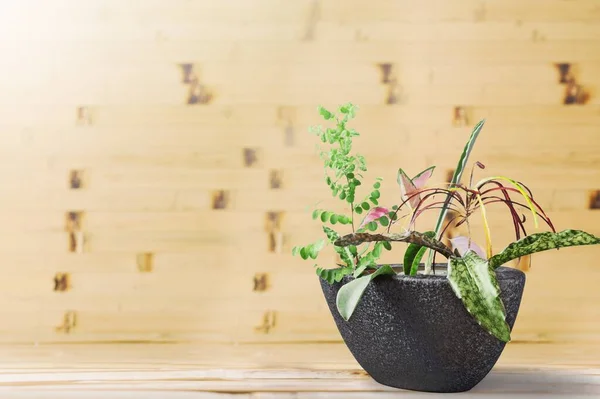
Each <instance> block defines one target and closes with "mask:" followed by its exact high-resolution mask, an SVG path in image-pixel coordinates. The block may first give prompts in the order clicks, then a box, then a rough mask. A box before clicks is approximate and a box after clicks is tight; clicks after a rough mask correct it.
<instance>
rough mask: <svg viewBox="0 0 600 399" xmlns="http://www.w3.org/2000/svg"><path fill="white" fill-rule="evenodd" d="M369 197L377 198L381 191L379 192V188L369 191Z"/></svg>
mask: <svg viewBox="0 0 600 399" xmlns="http://www.w3.org/2000/svg"><path fill="white" fill-rule="evenodd" d="M371 197H372V198H375V199H377V198H379V197H381V193H380V192H379V190H375V191H373V192H372V193H371Z"/></svg>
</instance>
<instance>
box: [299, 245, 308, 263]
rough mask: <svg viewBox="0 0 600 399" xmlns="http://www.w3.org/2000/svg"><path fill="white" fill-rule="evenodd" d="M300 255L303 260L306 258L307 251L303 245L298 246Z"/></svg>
mask: <svg viewBox="0 0 600 399" xmlns="http://www.w3.org/2000/svg"><path fill="white" fill-rule="evenodd" d="M300 257H301V258H302V259H304V260H306V259H308V251H307V250H306V248H305V247H302V248H300Z"/></svg>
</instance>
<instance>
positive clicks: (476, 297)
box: [292, 103, 600, 343]
mask: <svg viewBox="0 0 600 399" xmlns="http://www.w3.org/2000/svg"><path fill="white" fill-rule="evenodd" d="M356 111H357V107H356V106H355V105H353V104H351V103H348V104H345V105H343V106H341V107H339V109H338V110H337V111H336V112H335V113H334V112H331V111H329V110H327V109H325V108H323V107H319V113H320V115H321V116H322V117H323V119H324V120H325V121H327V122H329V123H333V124H334V126H333V127H327V128H324V127H322V126H315V127H313V128H311V131H312V132H313V133H314V134H315V135H316V136H317V137H318V138H319V140H320V143H321V144H322V145H323V147H321V148H320V156H321V159H322V161H323V166H324V170H325V177H324V180H325V183H326V184H327V185H328V186H329V188H330V189H331V194H332V196H333V197H336V198H338V199H339V200H340V201H343V203H344V207H345V208H346V209H347V212H345V213H337V212H332V211H328V210H325V209H315V210H314V211H313V212H312V218H313V219H314V220H318V221H320V222H322V224H323V225H322V229H323V233H324V237H323V238H321V239H319V240H317V241H315V242H313V243H310V244H308V245H304V246H296V247H294V248H293V249H292V253H293V254H294V255H297V256H300V257H302V259H305V260H310V261H313V260H316V259H317V258H318V256H319V253H320V251H322V250H323V249H324V248H325V247H326V246H333V249H334V250H335V252H336V253H337V254H338V255H339V259H340V263H339V264H338V265H337V266H338V267H336V268H322V267H319V266H318V265H316V264H315V268H316V273H317V275H318V276H319V277H320V278H321V279H323V280H325V281H327V283H328V284H337V283H340V282H341V281H343V280H344V281H346V283H345V284H344V285H343V286H342V287H341V288H340V289H339V291H337V297H336V307H337V311H338V312H339V314H340V315H341V316H342V318H343V319H344V320H345V321H348V320H351V318H352V315H353V312H354V311H355V309H356V307H357V305H358V304H359V302H360V301H361V298H362V296H363V294H364V292H365V290H366V289H367V287H368V286H369V284H372V283H373V281H374V280H375V279H377V278H378V277H379V276H384V275H391V276H396V275H403V276H415V277H416V276H421V277H423V276H424V277H425V278H427V276H430V275H435V268H434V265H435V264H436V262H435V260H436V257H437V256H442V257H444V258H446V260H447V271H446V273H445V276H446V279H447V280H448V282H449V284H450V286H451V288H452V291H453V292H454V294H455V295H456V297H458V298H459V299H460V301H461V303H462V304H463V306H464V307H465V308H466V310H467V311H468V313H469V314H470V315H471V317H473V318H474V320H475V321H476V322H477V323H478V324H479V326H480V327H481V328H482V329H484V330H485V331H487V332H488V333H489V334H491V335H492V336H493V337H495V338H496V339H497V340H499V341H501V342H503V343H505V342H508V341H510V327H509V325H508V324H507V321H506V312H505V306H504V304H503V301H502V298H501V295H500V294H501V292H500V287H499V284H498V281H497V277H496V270H497V269H498V268H499V267H500V266H502V265H504V264H506V263H507V262H509V261H511V260H513V259H518V258H520V257H523V256H526V255H530V254H533V253H536V252H540V251H546V250H550V249H558V248H562V247H570V246H579V245H592V244H600V238H598V237H596V236H594V235H592V234H589V233H586V232H584V231H580V230H562V231H559V232H557V231H556V230H555V228H554V225H553V224H552V222H551V220H550V218H549V217H548V215H547V214H546V213H545V212H544V210H543V209H542V207H541V206H540V205H539V204H538V203H537V202H536V200H535V199H534V195H533V193H532V192H531V190H529V189H528V188H527V186H525V185H524V184H523V183H521V182H519V181H516V180H513V179H511V178H508V177H504V176H492V177H487V178H483V179H481V180H479V181H476V182H473V175H474V171H475V170H476V169H484V168H485V167H484V165H483V164H481V163H480V162H475V163H474V164H472V165H471V164H469V155H470V153H471V151H472V149H473V146H474V145H475V142H476V140H477V137H478V136H479V134H480V132H481V130H482V128H483V125H484V123H485V120H482V121H481V122H479V123H478V124H477V125H476V126H475V127H474V129H473V131H472V133H471V135H470V137H469V139H468V141H467V143H466V145H465V147H464V150H463V152H462V154H461V155H460V158H459V160H458V164H457V166H456V168H455V170H454V174H453V176H452V180H451V181H450V182H449V183H447V184H444V185H442V186H435V187H429V186H427V182H428V181H429V179H430V178H431V176H432V175H433V173H434V171H435V166H431V167H429V168H427V169H425V170H423V171H421V172H419V173H416V174H414V171H413V174H409V173H408V171H407V170H405V169H399V170H398V174H397V183H398V185H399V196H398V201H397V204H394V205H392V206H388V205H386V206H384V204H380V196H381V194H380V190H381V185H382V179H381V178H377V179H376V180H375V181H374V182H372V184H371V185H370V186H369V188H368V189H366V190H365V189H364V187H365V186H367V184H366V182H364V180H363V173H364V172H366V171H367V163H366V160H365V158H364V157H363V156H361V155H359V154H356V153H354V152H353V148H352V145H353V138H355V137H357V136H359V133H358V132H357V131H356V130H354V129H352V128H351V127H350V126H349V122H350V120H351V119H352V118H354V117H355V114H356ZM469 167H470V168H471V171H470V176H469V179H468V183H467V184H466V183H464V182H463V174H464V172H465V170H467V169H468V168H469ZM411 175H412V176H413V177H411ZM396 190H397V189H396ZM361 192H362V194H361ZM493 206H504V207H505V208H506V211H507V214H508V220H509V223H511V224H512V225H513V226H514V232H515V238H516V240H515V241H514V242H512V243H510V244H509V245H508V246H506V248H505V249H504V250H502V251H501V252H499V253H495V254H494V253H493V252H492V242H491V236H492V234H491V227H490V225H489V221H488V218H487V213H486V212H487V209H488V208H489V207H493ZM523 210H525V211H526V212H527V214H529V215H530V219H531V220H532V221H533V223H534V225H535V227H536V228H538V226H539V224H540V222H543V223H544V224H545V225H546V226H548V231H545V232H539V233H534V234H528V233H527V231H526V228H525V221H526V219H527V218H526V216H524V215H523V213H522V212H523ZM427 211H434V212H438V213H439V216H438V218H437V223H436V224H435V225H434V226H432V228H431V229H429V230H426V231H417V230H416V229H415V224H416V221H417V219H418V218H419V217H420V216H421V215H423V214H424V213H425V212H427ZM475 215H478V216H476V217H481V218H482V221H483V228H484V231H485V237H486V242H485V244H484V245H477V244H476V243H475V242H474V241H473V240H472V237H471V234H470V231H471V228H470V220H471V217H475ZM451 225H453V226H460V225H465V226H466V227H467V230H468V232H469V233H468V234H467V235H465V236H459V237H454V238H452V239H451V245H446V244H445V243H444V242H443V241H442V238H443V236H444V234H445V232H446V230H447V229H448V228H449V226H451ZM342 228H343V229H345V230H346V231H347V232H346V234H343V233H342V232H340V231H339V230H341V229H342ZM392 243H405V244H408V245H407V247H406V250H405V252H404V257H403V262H402V268H401V270H399V271H397V268H394V267H392V266H391V265H387V264H383V265H381V264H379V262H378V260H379V258H380V256H381V254H382V252H383V251H384V250H388V251H389V250H391V249H392ZM482 247H483V248H482ZM426 255H427V256H426ZM422 262H423V263H424V268H423V270H422V271H421V270H420V267H419V266H420V265H421V264H422Z"/></svg>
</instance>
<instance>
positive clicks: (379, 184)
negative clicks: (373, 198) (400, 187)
mask: <svg viewBox="0 0 600 399" xmlns="http://www.w3.org/2000/svg"><path fill="white" fill-rule="evenodd" d="M379 187H381V183H379V182H377V183H375V184H373V188H375V189H378V188H379Z"/></svg>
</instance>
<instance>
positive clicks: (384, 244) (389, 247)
mask: <svg viewBox="0 0 600 399" xmlns="http://www.w3.org/2000/svg"><path fill="white" fill-rule="evenodd" d="M383 247H384V248H385V249H387V250H388V251H391V250H392V244H391V243H390V242H389V241H383Z"/></svg>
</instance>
